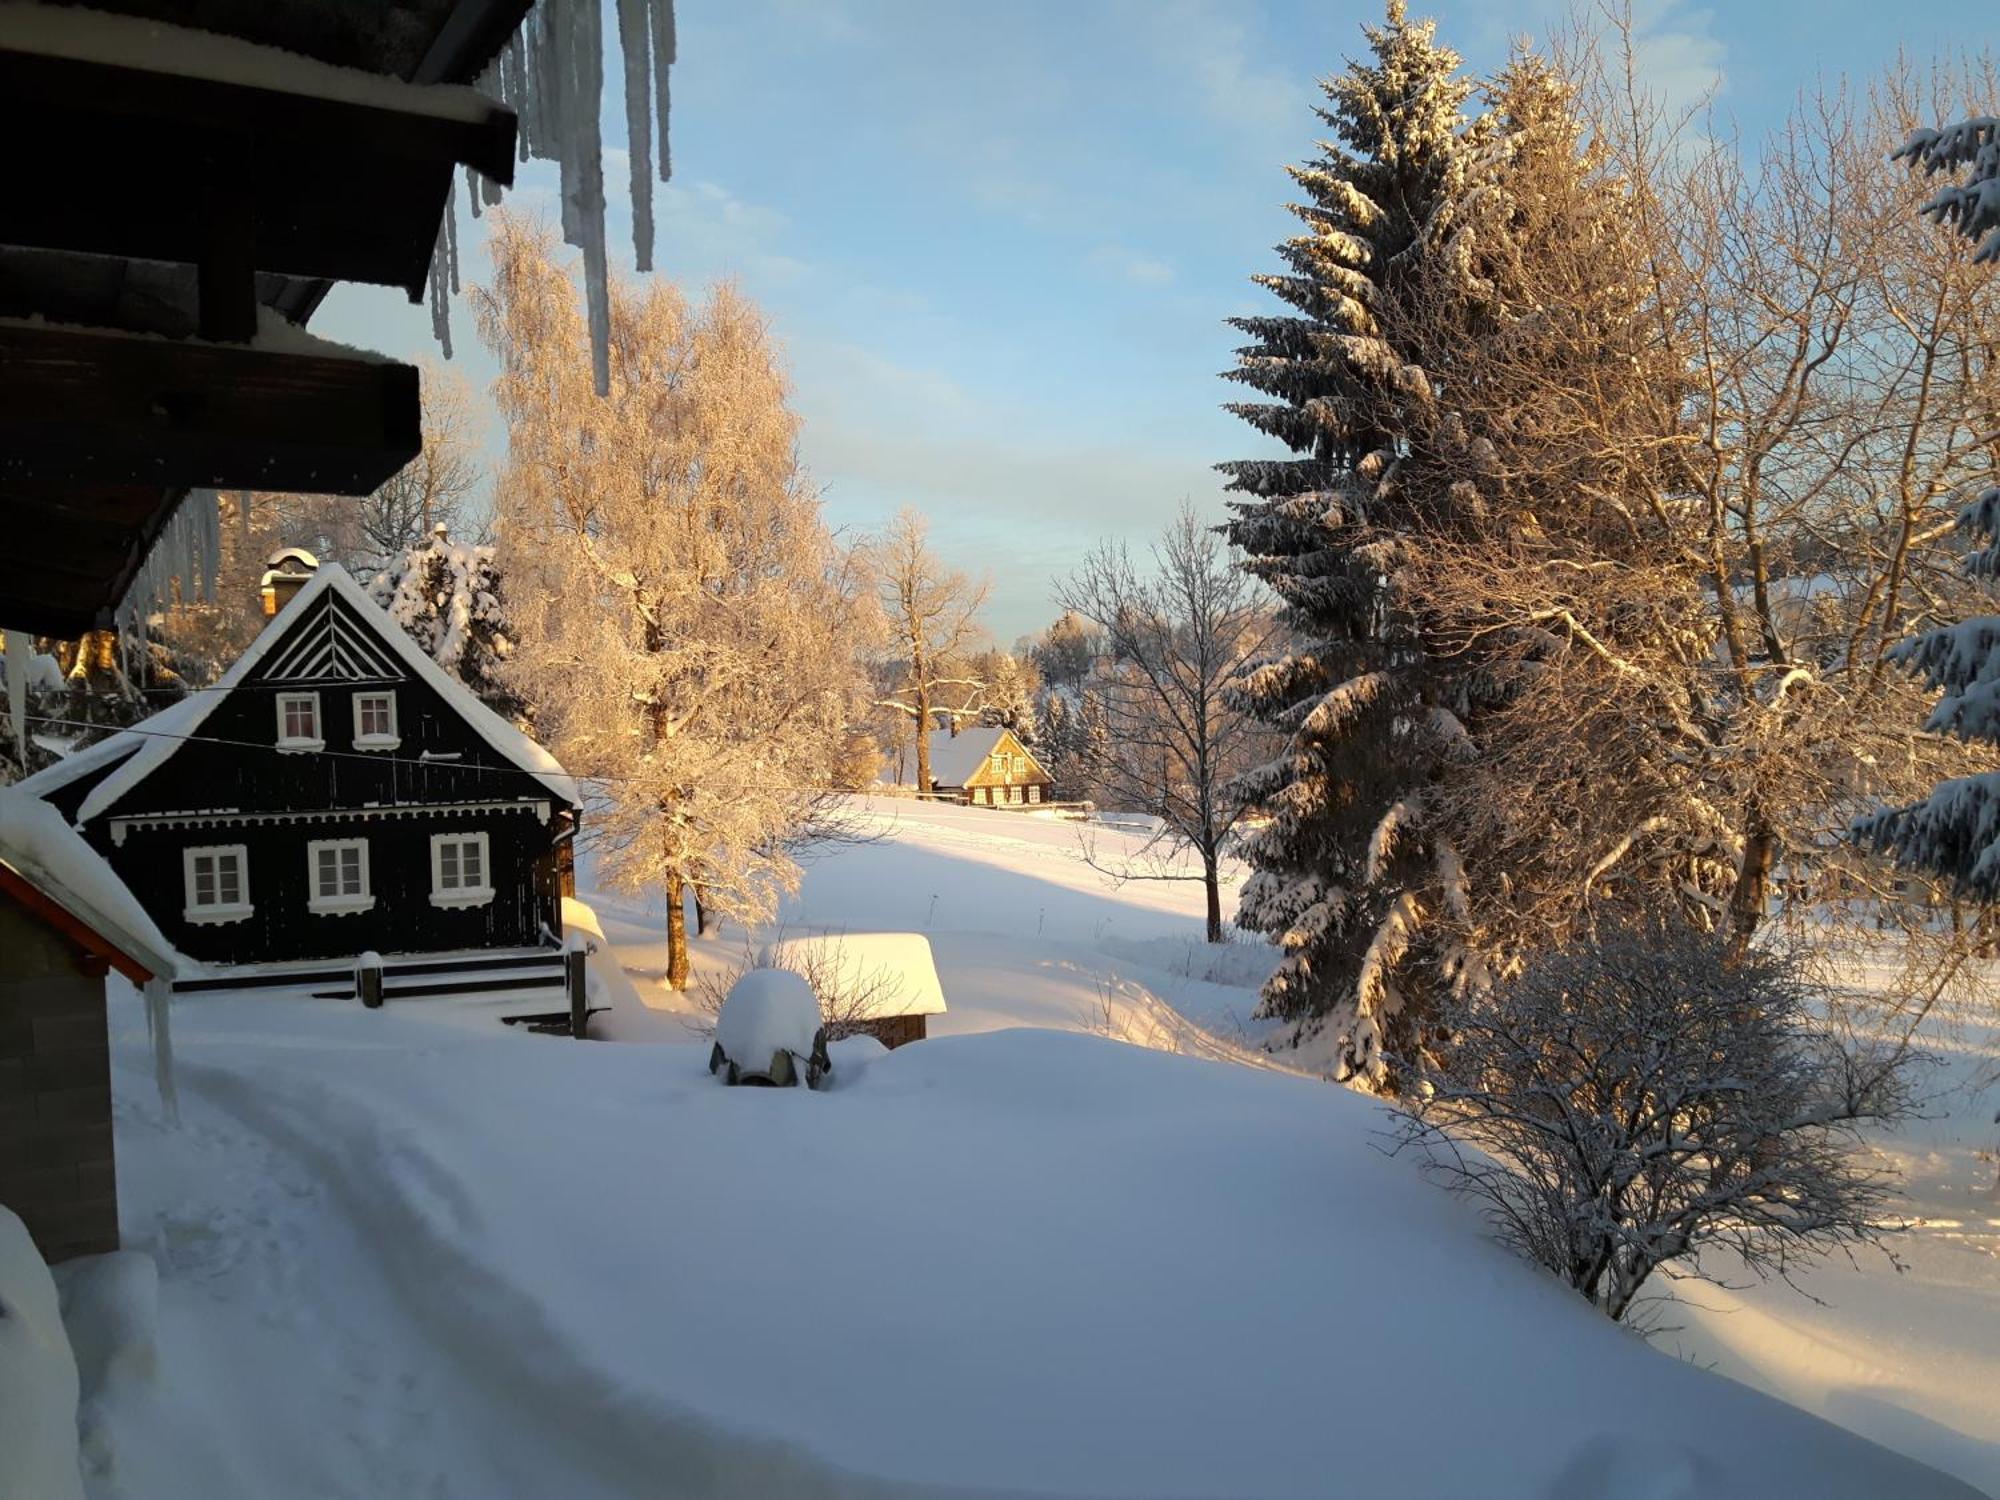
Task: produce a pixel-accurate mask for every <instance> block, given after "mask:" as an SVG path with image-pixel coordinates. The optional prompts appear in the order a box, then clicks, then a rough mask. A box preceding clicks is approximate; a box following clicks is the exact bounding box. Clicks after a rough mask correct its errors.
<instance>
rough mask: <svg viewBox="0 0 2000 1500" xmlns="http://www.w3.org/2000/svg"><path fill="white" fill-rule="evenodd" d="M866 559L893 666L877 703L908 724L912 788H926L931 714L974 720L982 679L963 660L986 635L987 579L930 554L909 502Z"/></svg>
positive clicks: (926, 530)
mask: <svg viewBox="0 0 2000 1500" xmlns="http://www.w3.org/2000/svg"><path fill="white" fill-rule="evenodd" d="M868 556H869V562H870V565H871V567H872V569H873V572H874V575H875V581H876V587H877V591H878V593H879V595H880V603H881V608H882V614H883V616H884V617H885V618H886V619H887V621H888V624H889V639H890V643H891V645H890V649H891V652H892V654H893V657H894V659H895V664H896V665H895V670H894V673H893V676H894V680H895V687H894V689H893V690H892V691H891V692H890V693H889V694H888V695H887V696H885V697H884V698H883V699H882V700H881V705H882V707H884V708H885V709H887V710H889V711H891V712H893V713H895V714H897V715H898V716H900V717H901V718H902V719H904V720H905V721H906V723H907V726H908V729H909V732H910V734H911V735H912V736H913V737H914V739H915V741H916V744H915V751H916V762H917V788H918V790H919V791H926V792H927V791H929V790H930V787H931V749H930V733H931V730H933V729H934V728H937V727H938V725H937V724H936V722H935V717H936V716H937V715H938V714H940V713H942V714H943V715H944V716H945V717H946V719H947V721H948V722H949V723H950V725H951V727H952V728H954V729H955V728H957V727H958V726H959V724H960V723H962V722H964V721H966V720H968V719H969V720H977V718H978V717H979V713H980V706H981V703H982V702H983V696H982V694H983V689H984V687H985V680H984V679H983V678H982V677H980V676H978V675H977V674H976V673H974V672H973V671H972V670H971V668H970V664H969V662H968V661H967V660H966V658H967V657H968V656H969V654H970V652H971V648H972V646H973V645H974V644H975V643H976V642H978V641H979V639H980V638H981V637H982V636H983V635H984V633H985V632H984V630H983V628H982V627H981V625H980V623H979V611H980V610H981V609H982V608H983V607H984V606H985V604H986V590H987V583H986V580H985V579H974V578H971V577H969V576H968V575H966V574H965V573H963V572H961V571H959V570H958V569H956V568H952V567H949V566H947V565H946V564H945V562H944V561H943V560H942V559H941V558H939V557H938V555H937V554H936V553H934V552H933V551H931V546H930V523H929V522H928V521H926V520H925V519H924V517H923V514H922V513H921V512H919V511H917V510H914V509H911V508H909V507H907V506H906V507H905V508H904V509H902V510H901V511H899V512H897V514H896V517H895V519H894V520H892V521H891V522H890V523H889V527H888V530H887V531H885V532H884V533H883V535H882V536H881V537H880V538H879V539H877V540H876V542H875V543H874V544H873V545H872V546H871V547H870V548H869V552H868Z"/></svg>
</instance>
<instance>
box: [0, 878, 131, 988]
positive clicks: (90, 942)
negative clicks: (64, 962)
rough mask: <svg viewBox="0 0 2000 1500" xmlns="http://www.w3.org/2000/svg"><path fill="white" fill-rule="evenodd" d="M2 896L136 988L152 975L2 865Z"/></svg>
mask: <svg viewBox="0 0 2000 1500" xmlns="http://www.w3.org/2000/svg"><path fill="white" fill-rule="evenodd" d="M0 892H5V893H6V894H7V895H9V896H12V897H13V898H14V899H15V900H16V901H18V902H20V903H21V905H23V906H25V907H26V908H27V909H28V910H29V911H31V912H33V913H34V914H35V915H36V916H38V917H40V918H41V919H42V920H43V921H44V922H46V923H48V924H49V926H51V927H53V928H54V929H55V930H56V931H57V932H60V933H61V934H62V935H63V936H64V937H66V938H68V939H69V940H70V941H71V942H72V943H75V944H76V945H77V947H79V948H81V949H82V950H83V951H84V952H85V953H88V954H92V955H94V956H95V957H97V958H101V959H103V960H104V961H105V962H106V963H108V964H110V965H111V967H112V968H114V969H116V970H117V971H118V972H119V973H120V974H123V975H124V976H125V977H126V978H127V979H129V980H131V981H132V982H133V983H134V984H144V983H145V982H146V981H147V980H149V979H151V978H152V977H153V971H152V970H150V969H148V968H147V967H146V966H145V965H144V964H142V963H140V962H139V961H138V960H137V959H135V958H133V957H131V956H130V955H129V954H127V953H126V952H125V951H124V950H123V949H122V948H120V947H119V946H118V945H117V944H116V943H113V942H112V941H111V940H110V939H109V938H107V937H105V936H104V934H103V933H101V932H99V931H98V930H97V929H96V928H94V927H92V926H91V925H90V924H89V923H87V922H85V921H83V920H82V919H81V918H80V917H78V916H77V915H76V914H75V913H73V912H71V911H70V910H69V909H68V908H67V907H65V906H62V905H61V904H59V903H58V902H56V901H55V900H54V899H52V898H51V897H50V896H48V895H47V894H45V893H44V892H43V891H42V890H41V889H39V888H38V887H37V886H35V885H34V884H32V883H31V882H29V881H28V880H27V879H26V878H24V877H23V876H22V875H21V874H20V873H19V872H18V871H15V870H11V869H9V868H8V867H7V866H5V865H0Z"/></svg>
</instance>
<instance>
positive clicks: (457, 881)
mask: <svg viewBox="0 0 2000 1500" xmlns="http://www.w3.org/2000/svg"><path fill="white" fill-rule="evenodd" d="M492 899H493V866H492V862H491V858H490V852H489V850H488V848H487V843H486V835H485V834H483V833H434V834H432V835H431V905H432V906H484V905H485V904H486V903H487V902H488V901H491V900H492Z"/></svg>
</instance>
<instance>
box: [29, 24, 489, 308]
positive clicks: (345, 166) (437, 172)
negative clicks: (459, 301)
mask: <svg viewBox="0 0 2000 1500" xmlns="http://www.w3.org/2000/svg"><path fill="white" fill-rule="evenodd" d="M515 129H516V124H515V119H514V115H513V113H512V112H511V111H509V110H507V109H504V108H502V107H501V106H499V105H497V104H496V105H494V106H492V108H491V110H490V111H489V112H488V113H487V114H486V115H485V117H484V118H483V119H482V120H479V121H469V120H460V119H454V118H448V117H442V116H439V115H433V114H424V113H419V112H416V111H412V110H401V109H391V108H383V107H380V106H378V105H374V104H364V103H355V102H349V101H346V100H339V99H329V98H320V97H315V96H310V95H300V94H289V93H283V92H280V91H278V90H275V89H268V88H260V87H253V86H250V85H247V84H239V83H225V82H218V81H216V80H212V79H205V78H193V77H186V76H183V75H180V74H175V73H160V72H151V71H147V70H145V69H140V68H131V67H122V66H117V65H113V64H108V63H100V62H89V61H82V60H79V59H74V58H66V57H53V56H48V55H45V54H41V53H35V52H26V51H19V50H12V49H7V48H0V131H5V132H7V134H8V138H10V139H13V140H16V141H21V142H27V141H32V142H34V147H33V149H32V150H23V151H20V152H17V153H15V157H14V159H13V161H12V162H11V163H10V169H9V182H8V198H9V207H8V210H7V214H6V222H5V224H4V227H0V237H4V239H5V240H6V242H7V243H8V244H12V245H22V246H28V247H31V248H38V249H48V250H59V251H67V252H71V253H76V254H86V255H107V256H123V257H128V258H132V259H140V260H157V261H176V262H183V263H188V264H197V265H201V264H207V263H210V262H212V261H213V260H214V259H215V258H216V257H217V255H218V254H223V255H225V256H230V257H232V258H234V259H237V260H240V262H241V264H242V266H243V268H244V269H245V271H246V273H247V271H248V269H249V268H252V267H254V268H255V269H256V270H259V271H267V272H276V273H280V274H283V275H288V276H300V277H314V278H323V279H328V280H339V281H362V282H370V283H374V284H377V285H384V286H398V287H401V288H403V290H404V291H405V292H407V293H408V294H409V295H410V297H411V298H412V299H413V300H414V299H416V298H418V297H419V296H420V295H421V293H422V291H423V287H424V283H425V277H426V273H427V271H428V269H429V266H430V259H431V251H432V249H433V247H434V246H435V244H436V241H437V226H438V220H439V217H440V215H441V214H442V212H443V210H444V205H445V201H446V195H447V193H448V192H449V190H450V186H451V174H452V171H453V169H454V168H455V167H457V166H459V165H466V166H470V167H473V168H475V169H477V170H478V171H479V172H481V173H482V174H484V175H485V176H487V177H489V178H491V179H492V180H494V181H496V182H500V183H510V182H512V181H513V175H514V144H515ZM232 242H233V243H232Z"/></svg>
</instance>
